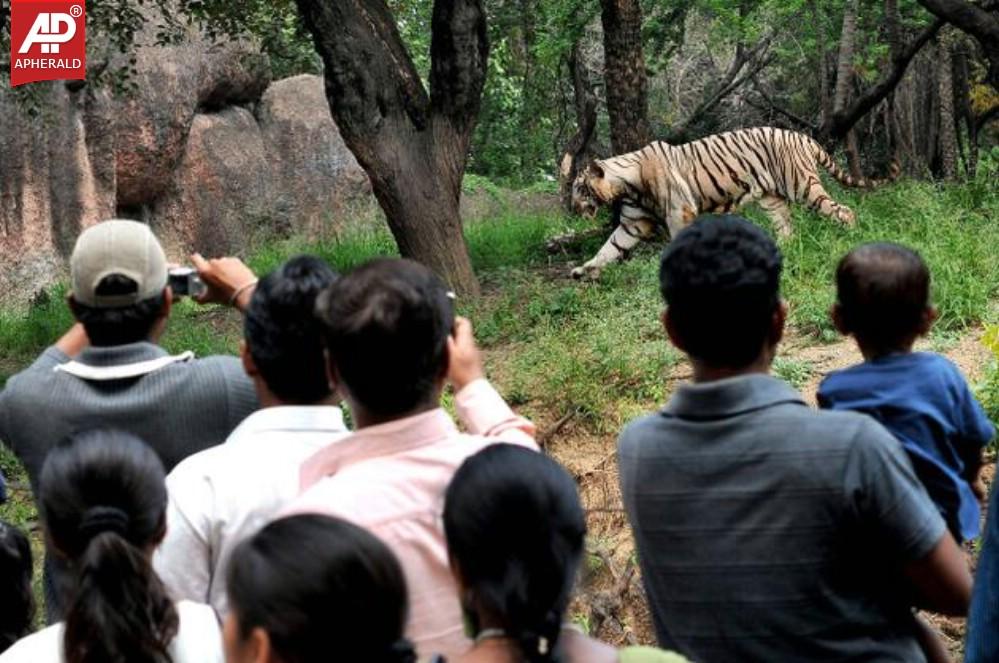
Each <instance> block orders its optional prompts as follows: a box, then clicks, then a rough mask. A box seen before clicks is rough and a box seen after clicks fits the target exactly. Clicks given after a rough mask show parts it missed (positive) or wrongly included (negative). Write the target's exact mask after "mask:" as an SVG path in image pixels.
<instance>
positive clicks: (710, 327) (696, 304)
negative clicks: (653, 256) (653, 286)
mask: <svg viewBox="0 0 999 663" xmlns="http://www.w3.org/2000/svg"><path fill="white" fill-rule="evenodd" d="M780 275H781V255H780V251H779V250H778V248H777V245H776V244H775V243H774V241H773V240H772V239H771V238H770V237H769V236H768V235H767V234H766V233H765V232H763V231H762V230H761V229H760V228H758V227H757V226H755V225H753V224H752V223H750V222H749V221H747V220H745V219H743V218H741V217H738V216H716V215H707V216H702V217H700V218H699V219H697V220H696V221H695V222H694V223H693V224H692V225H690V226H689V227H687V228H685V229H684V230H683V231H681V232H680V233H677V236H676V237H674V238H673V240H672V241H671V242H670V244H669V246H668V247H666V250H665V251H664V252H663V257H662V262H661V264H660V268H659V283H660V289H661V292H662V296H663V299H664V300H665V301H666V305H667V306H668V307H669V318H670V322H671V323H672V325H673V327H674V329H675V331H676V332H677V334H678V335H679V337H680V339H682V341H683V344H684V346H685V347H684V348H683V349H684V351H685V352H687V354H689V355H690V356H691V357H693V358H694V359H698V360H700V361H703V362H704V363H706V364H708V365H710V366H715V367H724V368H743V367H745V366H748V365H749V364H751V363H753V361H755V360H756V359H757V358H758V357H759V356H760V353H761V351H762V350H763V348H764V344H765V342H766V341H767V339H768V338H769V336H770V333H771V330H772V321H773V315H774V312H775V311H776V310H777V309H778V307H779V306H780Z"/></svg>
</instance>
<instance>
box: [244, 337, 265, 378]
mask: <svg viewBox="0 0 999 663" xmlns="http://www.w3.org/2000/svg"><path fill="white" fill-rule="evenodd" d="M239 358H240V360H242V362H243V370H244V371H246V374H247V375H249V376H250V377H251V378H252V377H255V376H257V375H259V374H260V369H258V368H257V363H256V362H255V361H253V355H252V354H250V346H249V345H247V344H246V339H243V340H241V341H240V342H239Z"/></svg>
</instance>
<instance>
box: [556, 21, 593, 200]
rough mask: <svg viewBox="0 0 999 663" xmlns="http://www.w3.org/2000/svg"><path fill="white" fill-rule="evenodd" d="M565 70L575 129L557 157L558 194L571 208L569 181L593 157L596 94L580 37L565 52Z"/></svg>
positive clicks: (570, 182)
mask: <svg viewBox="0 0 999 663" xmlns="http://www.w3.org/2000/svg"><path fill="white" fill-rule="evenodd" d="M569 70H570V72H571V73H572V93H573V107H574V108H575V110H576V133H575V134H573V136H572V137H571V138H570V139H569V142H568V144H567V145H566V147H565V149H564V150H563V153H562V157H561V159H560V160H559V173H558V182H559V194H560V198H561V200H562V206H563V207H564V208H565V209H566V211H569V212H571V211H572V183H573V181H574V180H575V179H576V175H577V174H578V173H579V171H580V170H582V169H583V168H585V167H586V165H587V164H588V163H589V161H590V160H591V159H592V158H594V157H596V156H597V154H596V147H595V145H594V143H595V139H596V128H597V95H596V93H595V92H594V90H593V83H591V82H590V72H589V71H587V69H586V65H585V63H584V62H583V55H582V53H581V52H580V41H576V43H575V44H573V47H572V53H570V55H569Z"/></svg>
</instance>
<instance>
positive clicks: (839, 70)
mask: <svg viewBox="0 0 999 663" xmlns="http://www.w3.org/2000/svg"><path fill="white" fill-rule="evenodd" d="M856 43H857V0H847V1H846V3H845V4H844V5H843V30H842V31H841V32H840V37H839V59H838V61H837V63H836V89H835V91H834V92H833V113H834V114H835V113H842V112H843V109H844V108H846V104H847V102H849V101H850V88H851V87H853V85H852V84H853V55H854V52H855V50H856ZM846 155H847V161H848V162H849V164H850V174H851V175H853V177H855V178H857V179H860V178H861V177H863V174H862V173H861V172H860V170H861V169H860V151H859V150H858V149H857V135H856V133H855V132H854V130H853V128H852V127H851V128H850V129H848V130H847V131H846Z"/></svg>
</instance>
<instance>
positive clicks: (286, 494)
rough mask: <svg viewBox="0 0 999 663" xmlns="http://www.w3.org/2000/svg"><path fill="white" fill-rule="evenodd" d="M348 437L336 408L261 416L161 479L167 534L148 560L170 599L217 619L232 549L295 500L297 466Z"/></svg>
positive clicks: (223, 607) (286, 409)
mask: <svg viewBox="0 0 999 663" xmlns="http://www.w3.org/2000/svg"><path fill="white" fill-rule="evenodd" d="M348 433H349V431H348V430H347V427H346V425H345V424H344V421H343V413H342V412H341V410H340V408H338V407H333V406H318V405H317V406H280V407H270V408H264V409H262V410H259V411H257V412H255V413H253V414H251V415H250V416H249V417H247V418H246V419H245V420H244V421H243V423H242V424H240V425H239V427H238V428H236V430H234V431H233V432H232V434H231V435H230V436H229V439H228V440H226V442H225V444H221V445H219V446H217V447H212V448H211V449H206V450H205V451H202V452H200V453H196V454H194V455H193V456H190V457H189V458H187V459H186V460H184V461H183V462H181V463H180V464H179V465H178V466H177V467H176V468H175V469H174V470H173V471H172V472H171V473H170V475H169V476H168V477H167V489H168V491H169V493H170V505H169V507H168V510H167V534H166V538H165V539H164V540H163V543H162V544H161V545H160V547H159V549H158V550H157V551H156V555H155V556H154V559H153V564H154V566H155V568H156V571H157V573H158V574H159V576H160V578H162V579H163V582H164V583H166V586H167V589H168V590H169V591H170V593H171V596H172V597H173V598H174V599H175V600H181V599H188V600H191V601H199V602H202V603H208V604H210V605H211V606H212V607H213V608H214V609H215V611H216V612H217V613H218V615H219V618H220V619H222V618H224V617H225V615H226V612H227V611H228V601H227V598H226V591H225V589H226V588H225V580H226V570H227V568H228V563H229V557H230V555H231V554H232V551H233V549H234V548H235V547H236V546H237V545H238V544H239V543H240V542H241V541H242V540H243V539H245V538H247V537H249V536H251V535H253V534H254V533H255V532H256V531H257V530H258V529H260V527H262V526H263V525H265V524H266V523H267V522H269V521H270V520H271V519H272V518H274V517H275V516H276V515H277V512H278V511H279V510H280V509H281V508H282V507H283V506H285V504H286V503H287V502H289V501H290V500H291V499H293V498H294V497H295V496H296V495H297V494H298V487H299V468H300V466H301V464H302V462H303V461H304V460H305V459H306V458H308V457H310V456H312V455H313V454H315V453H316V452H317V451H318V450H320V449H322V448H324V447H325V446H327V445H329V444H330V443H331V442H335V441H337V440H339V439H341V438H343V437H346V436H347V435H348Z"/></svg>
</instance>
